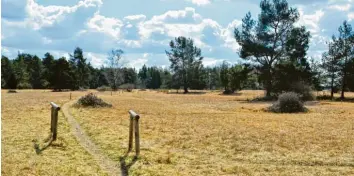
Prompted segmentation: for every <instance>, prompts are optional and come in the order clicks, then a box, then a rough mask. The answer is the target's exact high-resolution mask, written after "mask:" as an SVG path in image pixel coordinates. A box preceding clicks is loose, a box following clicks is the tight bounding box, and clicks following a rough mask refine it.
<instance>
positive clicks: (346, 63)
mask: <svg viewBox="0 0 354 176" xmlns="http://www.w3.org/2000/svg"><path fill="white" fill-rule="evenodd" d="M338 31H339V36H338V37H335V36H334V35H333V36H332V41H331V42H329V44H328V52H325V53H323V57H322V61H323V65H322V66H323V68H324V70H326V72H327V74H326V76H327V78H328V79H329V80H330V87H331V97H332V99H333V93H334V92H335V88H336V87H337V85H340V89H341V98H342V99H344V91H345V90H346V88H347V87H348V85H350V82H348V81H349V80H354V78H353V76H352V75H353V74H354V69H353V60H354V59H353V57H354V48H353V45H354V32H353V31H352V27H351V25H350V24H348V22H347V21H344V22H343V25H341V26H340V27H339V29H338ZM348 83H349V84H348Z"/></svg>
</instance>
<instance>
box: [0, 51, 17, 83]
mask: <svg viewBox="0 0 354 176" xmlns="http://www.w3.org/2000/svg"><path fill="white" fill-rule="evenodd" d="M16 87H17V80H16V77H15V73H14V70H13V65H12V62H11V61H10V60H9V59H8V58H7V57H6V56H1V88H10V89H15V88H16Z"/></svg>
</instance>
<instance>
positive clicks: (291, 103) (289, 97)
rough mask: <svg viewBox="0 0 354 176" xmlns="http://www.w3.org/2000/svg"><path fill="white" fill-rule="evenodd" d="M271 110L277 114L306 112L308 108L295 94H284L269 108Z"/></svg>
mask: <svg viewBox="0 0 354 176" xmlns="http://www.w3.org/2000/svg"><path fill="white" fill-rule="evenodd" d="M269 110H270V111H272V112H277V113H295V112H305V111H306V108H305V107H304V104H303V103H302V101H301V100H300V97H299V95H298V94H297V93H295V92H286V93H282V94H281V95H280V96H279V98H278V101H277V102H275V103H274V104H273V105H272V106H270V107H269Z"/></svg>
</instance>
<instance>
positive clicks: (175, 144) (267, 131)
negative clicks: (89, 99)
mask: <svg viewBox="0 0 354 176" xmlns="http://www.w3.org/2000/svg"><path fill="white" fill-rule="evenodd" d="M238 93H239V94H238V95H230V96H220V95H219V94H220V92H206V93H205V94H188V95H184V94H182V93H181V94H164V93H159V92H157V91H144V92H139V93H123V94H117V95H113V96H111V94H110V92H102V93H99V96H100V97H102V98H104V99H105V100H107V101H109V102H111V103H112V105H113V108H106V109H92V108H87V109H76V108H72V109H71V113H72V114H73V116H74V117H75V118H76V119H77V120H78V121H79V123H80V124H81V126H82V128H83V129H85V130H86V131H87V132H88V135H89V136H90V137H91V138H92V139H93V141H94V142H95V143H96V144H97V145H99V146H100V148H101V149H102V150H103V151H104V152H105V154H106V155H107V156H108V157H110V159H112V160H114V161H115V162H117V163H122V160H123V161H125V163H126V165H129V166H130V167H129V169H128V172H129V174H130V175H316V174H317V175H353V174H354V170H353V167H354V163H353V161H352V158H353V157H354V149H353V146H354V134H353V130H352V125H353V116H352V114H353V113H354V109H353V108H352V107H353V103H348V102H329V101H328V102H327V101H326V102H320V103H319V104H317V105H309V106H308V108H309V109H310V110H311V111H309V113H296V114H292V113H268V112H264V111H263V109H264V108H267V107H268V106H269V105H270V103H269V102H256V103H254V102H246V101H245V100H247V99H252V98H253V97H256V96H260V95H262V94H264V92H263V91H248V90H243V91H240V92H238ZM347 95H348V97H354V94H353V93H347ZM335 96H337V97H338V96H339V95H338V94H335ZM129 109H133V110H134V111H136V112H137V113H139V114H140V115H141V118H140V130H141V131H140V132H141V134H140V137H141V151H140V152H141V155H140V157H139V159H138V160H137V161H136V162H132V161H133V157H134V151H133V152H131V154H130V155H129V156H127V157H124V155H125V152H126V150H127V144H128V131H129V115H128V112H127V110H129ZM122 157H123V159H122ZM118 167H119V166H118Z"/></svg>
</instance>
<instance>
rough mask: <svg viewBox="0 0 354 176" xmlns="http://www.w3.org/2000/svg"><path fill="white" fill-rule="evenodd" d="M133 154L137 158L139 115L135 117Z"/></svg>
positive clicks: (138, 151)
mask: <svg viewBox="0 0 354 176" xmlns="http://www.w3.org/2000/svg"><path fill="white" fill-rule="evenodd" d="M135 153H136V156H139V153H140V135H139V115H137V116H136V117H135Z"/></svg>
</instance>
